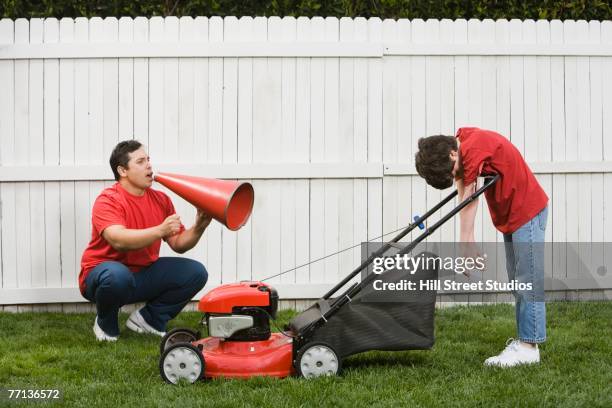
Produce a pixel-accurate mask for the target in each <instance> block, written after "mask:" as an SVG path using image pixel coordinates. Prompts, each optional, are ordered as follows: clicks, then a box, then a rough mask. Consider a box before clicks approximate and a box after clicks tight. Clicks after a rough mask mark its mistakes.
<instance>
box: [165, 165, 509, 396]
mask: <svg viewBox="0 0 612 408" xmlns="http://www.w3.org/2000/svg"><path fill="white" fill-rule="evenodd" d="M498 178H499V176H494V177H489V178H486V179H485V183H484V185H483V186H482V187H481V188H479V189H478V190H477V191H476V192H474V194H472V195H471V197H470V198H468V199H467V200H465V201H463V202H461V203H460V204H459V205H458V206H457V207H455V208H453V210H452V211H451V212H449V213H448V214H446V215H445V216H444V217H442V218H441V219H440V220H439V221H438V222H436V223H435V224H434V225H433V226H431V227H430V228H426V229H425V228H424V226H423V222H424V221H425V220H426V219H427V218H428V217H429V216H431V215H432V214H434V213H435V212H436V211H438V210H439V209H440V208H442V206H443V205H445V204H446V203H448V202H449V201H450V200H451V199H453V198H454V197H455V196H456V195H457V191H455V192H453V193H452V194H450V195H449V196H448V197H446V198H445V199H444V200H442V201H441V202H440V203H438V204H437V205H436V206H435V207H434V208H432V209H431V210H429V211H428V212H427V213H426V214H424V215H423V216H421V217H417V218H416V219H415V221H414V223H412V224H411V225H409V226H408V227H406V228H405V229H404V230H403V231H402V232H401V233H400V234H399V235H397V236H396V237H395V238H393V239H392V240H391V241H390V242H388V243H386V244H384V245H383V246H382V247H381V248H380V249H378V250H377V251H375V252H374V253H372V254H371V255H370V256H369V257H368V258H367V259H366V260H365V261H364V262H363V263H362V264H361V265H360V266H359V267H357V268H356V269H355V270H353V272H352V273H351V274H349V275H348V276H347V277H346V278H344V279H343V280H342V281H341V282H339V283H338V284H337V285H336V286H334V287H333V288H332V289H331V290H330V291H329V292H328V293H326V294H325V295H324V296H323V297H322V298H321V299H319V300H318V301H316V302H315V303H314V304H313V305H312V306H311V307H310V308H308V309H307V310H305V311H304V312H302V313H300V314H298V315H297V316H295V317H294V318H293V319H292V320H291V321H290V322H289V324H288V325H287V326H286V327H285V328H284V331H279V332H276V333H273V332H271V330H270V322H271V321H273V320H274V319H275V317H276V312H277V308H278V294H277V292H276V290H275V289H273V288H272V287H271V286H269V285H267V284H265V283H263V282H250V281H249V282H240V283H232V284H226V285H222V286H219V287H217V288H215V289H213V290H212V291H210V292H209V293H207V294H206V295H205V296H203V297H202V299H201V300H200V302H199V305H198V309H199V310H200V311H201V312H203V313H204V316H203V319H202V322H201V323H202V324H203V325H205V326H206V327H207V328H208V337H205V338H201V337H200V335H199V333H198V332H196V331H193V330H191V329H186V328H177V329H174V330H171V331H169V332H168V333H167V334H166V335H165V336H164V338H163V339H162V341H161V345H160V352H161V357H160V360H159V371H160V374H161V377H162V378H163V379H164V381H166V382H168V383H171V384H176V383H178V382H179V381H180V380H184V381H187V382H189V383H195V382H197V381H198V380H202V379H206V378H216V377H226V378H247V377H253V376H271V377H287V376H290V375H299V376H302V377H306V378H312V377H318V376H322V375H336V374H338V373H339V372H340V369H341V366H342V360H343V359H344V358H346V357H348V356H350V355H353V354H357V353H361V352H364V351H369V350H387V351H399V350H415V349H429V348H431V347H432V346H433V344H434V324H433V322H434V307H435V301H436V292H435V291H433V290H432V291H424V292H417V293H415V292H404V294H403V295H402V296H403V298H401V299H398V298H394V299H389V298H387V297H384V296H383V297H381V294H380V292H379V291H376V290H374V288H373V284H372V283H373V281H374V280H375V279H378V280H380V279H382V280H384V281H386V282H400V281H406V280H414V281H417V280H421V279H437V274H438V271H437V270H427V269H422V270H419V271H418V273H410V271H406V270H388V271H386V272H383V273H382V274H380V275H376V274H373V273H370V274H366V275H362V278H361V281H359V282H355V283H352V284H351V285H349V287H348V289H346V290H344V291H343V292H341V293H340V290H341V289H342V288H343V287H344V286H345V285H347V284H348V283H349V282H350V281H351V280H352V279H353V278H354V277H355V276H357V274H359V273H361V272H362V271H366V269H367V267H368V266H369V265H370V264H371V263H372V262H373V261H374V258H377V257H380V256H384V254H385V253H386V252H387V251H388V250H389V249H391V248H396V249H399V252H397V253H398V254H400V255H403V254H408V253H410V252H411V251H412V250H413V249H414V248H415V247H416V246H417V245H418V244H419V243H420V242H421V241H423V240H424V239H425V238H427V237H428V236H429V235H431V233H433V232H434V231H435V230H436V229H438V228H439V227H440V226H441V225H442V224H444V223H445V222H446V221H448V220H449V219H450V218H452V217H454V216H455V215H456V214H457V213H458V212H459V211H461V209H462V208H464V207H465V206H466V205H468V204H469V203H470V202H471V201H473V200H474V199H475V198H476V197H478V196H479V195H480V194H482V193H483V192H484V191H485V190H486V189H488V188H489V187H490V186H492V185H493V184H494V183H495V182H497V180H498ZM417 226H419V227H421V228H422V229H425V230H424V231H423V233H422V234H421V235H419V237H417V238H416V239H415V240H414V241H413V242H411V243H409V244H400V243H399V240H400V239H402V238H403V237H404V236H406V235H407V234H408V233H409V232H410V231H412V230H413V229H414V228H416V227H417ZM404 245H405V246H404ZM420 255H421V254H420ZM420 255H419V256H420ZM334 295H335V296H334Z"/></svg>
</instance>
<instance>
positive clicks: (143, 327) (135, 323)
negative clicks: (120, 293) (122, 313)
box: [126, 310, 166, 337]
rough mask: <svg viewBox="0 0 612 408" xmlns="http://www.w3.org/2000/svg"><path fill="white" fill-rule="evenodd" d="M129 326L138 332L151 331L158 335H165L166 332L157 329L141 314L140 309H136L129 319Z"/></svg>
mask: <svg viewBox="0 0 612 408" xmlns="http://www.w3.org/2000/svg"><path fill="white" fill-rule="evenodd" d="M126 325H127V328H128V329H130V330H133V331H135V332H136V333H151V334H155V335H156V336H160V337H164V336H165V335H166V333H165V332H161V331H159V330H155V329H154V328H153V327H151V325H150V324H149V323H147V321H146V320H145V319H144V317H142V315H141V314H140V310H135V311H134V312H133V313H132V314H131V315H130V317H128V320H127V324H126Z"/></svg>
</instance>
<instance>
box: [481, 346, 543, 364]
mask: <svg viewBox="0 0 612 408" xmlns="http://www.w3.org/2000/svg"><path fill="white" fill-rule="evenodd" d="M539 362H540V350H539V349H538V347H537V346H536V347H530V346H525V345H523V344H521V342H520V341H518V340H514V339H508V341H507V342H506V348H505V349H504V351H502V352H501V353H500V354H499V355H497V356H493V357H489V358H487V359H486V360H485V362H484V364H485V365H486V366H496V367H514V366H516V365H519V364H535V363H539Z"/></svg>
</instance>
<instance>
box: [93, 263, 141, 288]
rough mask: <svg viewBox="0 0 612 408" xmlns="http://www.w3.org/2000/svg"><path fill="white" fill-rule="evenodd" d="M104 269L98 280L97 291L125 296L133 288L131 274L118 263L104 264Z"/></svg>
mask: <svg viewBox="0 0 612 408" xmlns="http://www.w3.org/2000/svg"><path fill="white" fill-rule="evenodd" d="M105 264H106V265H104V266H105V269H104V270H103V271H102V272H101V273H100V276H99V278H98V290H100V289H102V290H104V291H105V292H110V293H113V294H116V295H125V294H126V293H127V292H129V291H131V290H133V289H134V287H135V281H134V276H133V274H132V272H131V271H130V270H129V269H128V268H127V267H126V266H125V265H123V264H121V263H119V262H105Z"/></svg>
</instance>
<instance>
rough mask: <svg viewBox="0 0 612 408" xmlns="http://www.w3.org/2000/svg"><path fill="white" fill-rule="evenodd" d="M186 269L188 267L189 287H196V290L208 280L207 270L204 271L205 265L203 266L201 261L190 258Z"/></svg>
mask: <svg viewBox="0 0 612 408" xmlns="http://www.w3.org/2000/svg"><path fill="white" fill-rule="evenodd" d="M186 269H188V271H189V273H190V275H191V279H190V285H191V287H193V288H194V289H195V288H197V291H199V290H200V289H202V288H203V287H204V285H206V282H207V281H208V272H207V271H206V267H204V265H203V264H202V263H201V262H198V261H195V260H193V259H190V262H189V267H188V268H186ZM197 291H196V292H197Z"/></svg>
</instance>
